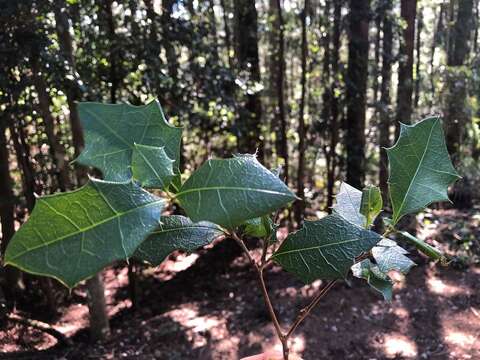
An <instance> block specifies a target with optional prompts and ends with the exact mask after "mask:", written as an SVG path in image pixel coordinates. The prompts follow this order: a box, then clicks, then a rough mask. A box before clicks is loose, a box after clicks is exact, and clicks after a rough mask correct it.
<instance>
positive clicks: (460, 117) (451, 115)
mask: <svg viewBox="0 0 480 360" xmlns="http://www.w3.org/2000/svg"><path fill="white" fill-rule="evenodd" d="M452 2H453V0H452ZM472 21H473V0H459V1H458V7H457V14H456V21H455V24H454V26H453V31H452V34H451V36H450V37H449V38H450V41H451V42H450V44H449V50H450V54H448V63H447V65H448V66H449V70H448V79H447V84H448V85H447V86H448V94H447V99H446V101H447V104H446V105H447V106H446V110H445V118H446V125H447V126H446V143H447V148H448V150H449V152H450V154H451V155H452V157H453V159H454V161H456V162H458V161H459V158H460V147H461V144H462V143H463V141H464V135H465V127H466V126H467V124H468V122H469V121H470V119H469V116H470V115H469V111H468V104H467V98H468V85H467V77H468V74H467V71H468V70H467V69H466V68H465V67H464V65H465V63H466V60H467V56H468V54H469V39H470V37H471V36H470V32H471V29H472Z"/></svg>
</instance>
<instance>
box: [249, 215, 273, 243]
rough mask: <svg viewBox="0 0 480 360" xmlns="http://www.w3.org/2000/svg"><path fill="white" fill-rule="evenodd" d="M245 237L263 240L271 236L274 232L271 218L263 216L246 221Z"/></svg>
mask: <svg viewBox="0 0 480 360" xmlns="http://www.w3.org/2000/svg"><path fill="white" fill-rule="evenodd" d="M243 225H244V228H243V232H244V233H245V235H249V236H254V237H257V238H263V237H266V236H269V235H271V233H272V231H273V228H274V227H273V222H272V220H271V219H270V217H269V216H262V217H257V218H253V219H249V220H247V221H245V223H244V224H243Z"/></svg>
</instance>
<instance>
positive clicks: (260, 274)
mask: <svg viewBox="0 0 480 360" xmlns="http://www.w3.org/2000/svg"><path fill="white" fill-rule="evenodd" d="M230 235H231V236H232V238H233V239H234V240H235V241H236V242H237V243H238V245H240V247H241V248H242V249H243V251H244V253H245V254H246V256H247V258H248V260H249V261H250V263H251V264H252V266H253V267H254V268H255V270H256V272H257V276H258V280H259V281H260V285H261V286H260V287H261V289H262V294H263V297H264V299H265V304H266V305H267V308H268V312H269V313H270V318H271V319H272V322H273V325H274V327H275V331H276V333H277V336H278V338H279V339H280V341H281V342H282V345H283V346H284V349H285V345H284V342H286V339H285V336H284V335H283V332H282V328H281V327H280V323H279V322H278V318H277V315H276V314H275V309H274V308H273V305H272V301H271V300H270V296H269V295H268V291H267V286H266V284H265V279H264V278H263V269H264V268H265V267H266V266H267V264H268V262H265V263H264V264H262V265H261V266H258V264H257V262H256V261H255V259H254V258H253V257H252V255H251V254H250V251H248V248H247V246H246V245H245V243H244V242H243V240H242V239H241V238H240V237H239V236H238V235H237V234H236V233H234V232H232V233H231V234H230ZM284 352H285V351H284ZM287 353H288V350H287Z"/></svg>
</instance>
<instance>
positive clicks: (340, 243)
mask: <svg viewBox="0 0 480 360" xmlns="http://www.w3.org/2000/svg"><path fill="white" fill-rule="evenodd" d="M355 241H360V239H359V238H354V239H348V240H343V241H338V242H335V243H330V244H322V245H318V246H311V247H308V248H301V249H293V250H289V251H284V252H280V253H275V254H273V257H277V256H280V255H286V254H292V253H296V252H304V251H309V250H318V249H323V248H326V247H330V246H335V245H342V244H348V243H352V242H355Z"/></svg>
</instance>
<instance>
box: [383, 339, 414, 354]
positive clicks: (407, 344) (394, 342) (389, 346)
mask: <svg viewBox="0 0 480 360" xmlns="http://www.w3.org/2000/svg"><path fill="white" fill-rule="evenodd" d="M384 338H385V341H384V343H383V351H384V353H385V355H386V356H388V357H390V358H393V357H398V356H402V357H405V358H409V359H410V358H415V357H416V356H417V354H418V350H417V345H416V344H415V342H414V341H413V340H411V339H409V338H408V337H406V336H404V335H401V334H398V333H395V334H388V335H385V337H384Z"/></svg>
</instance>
